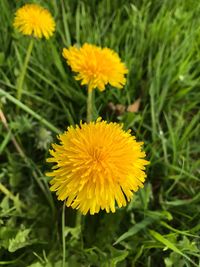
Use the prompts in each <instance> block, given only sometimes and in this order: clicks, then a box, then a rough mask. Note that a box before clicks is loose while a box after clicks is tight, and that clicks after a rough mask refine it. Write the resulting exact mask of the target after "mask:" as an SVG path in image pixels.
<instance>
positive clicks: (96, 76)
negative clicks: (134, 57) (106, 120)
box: [62, 43, 128, 91]
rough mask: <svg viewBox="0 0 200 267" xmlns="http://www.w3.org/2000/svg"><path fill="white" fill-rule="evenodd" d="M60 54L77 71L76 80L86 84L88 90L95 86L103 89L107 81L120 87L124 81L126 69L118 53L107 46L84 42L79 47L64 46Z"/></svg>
mask: <svg viewBox="0 0 200 267" xmlns="http://www.w3.org/2000/svg"><path fill="white" fill-rule="evenodd" d="M62 55H63V57H64V58H65V59H66V60H67V63H68V64H69V65H70V67H71V68H72V70H73V71H74V72H77V73H78V74H77V76H76V80H81V85H88V89H89V91H90V90H92V89H95V88H98V89H99V90H100V91H103V90H105V85H107V84H108V83H109V84H110V85H112V86H114V87H116V88H119V89H120V88H122V87H123V85H124V84H125V83H126V78H125V77H124V75H125V74H126V73H128V70H127V68H126V66H125V64H124V63H122V62H121V60H120V58H119V56H118V54H117V53H115V52H114V51H113V50H111V49H109V48H101V47H97V46H95V45H91V44H87V43H85V44H84V45H83V46H82V47H81V48H78V47H76V46H71V47H69V49H66V48H64V49H63V53H62Z"/></svg>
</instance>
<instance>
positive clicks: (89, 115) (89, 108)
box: [87, 89, 93, 122]
mask: <svg viewBox="0 0 200 267" xmlns="http://www.w3.org/2000/svg"><path fill="white" fill-rule="evenodd" d="M92 115H93V114H92V90H89V89H88V97H87V122H90V121H92V119H93V116H92Z"/></svg>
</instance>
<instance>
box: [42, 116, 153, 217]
mask: <svg viewBox="0 0 200 267" xmlns="http://www.w3.org/2000/svg"><path fill="white" fill-rule="evenodd" d="M59 139H60V142H61V143H60V144H59V145H57V144H54V145H53V149H52V150H50V154H51V156H52V157H51V158H49V159H48V162H55V163H56V164H57V165H56V166H55V167H54V170H53V171H52V172H50V173H48V174H47V175H48V176H51V177H54V178H53V179H52V180H51V182H50V183H51V188H50V189H51V191H57V196H58V199H59V200H66V205H67V206H71V207H72V208H74V209H78V210H80V211H81V212H82V213H83V214H84V215H85V214H86V213H87V212H90V214H94V213H98V212H99V211H100V209H102V210H106V212H110V211H111V212H115V204H116V203H117V204H118V206H119V207H122V206H125V205H126V203H127V201H130V199H131V197H132V195H133V192H135V191H137V190H138V189H139V188H140V187H143V182H144V180H145V177H146V175H145V172H144V170H145V165H147V164H148V161H146V160H144V157H145V152H142V151H141V146H142V144H143V143H141V142H136V140H135V137H133V136H132V135H131V134H130V131H128V132H125V131H123V129H122V126H121V125H119V124H117V123H112V122H111V123H107V122H106V121H101V119H98V120H97V121H96V122H90V123H89V124H86V123H84V124H82V123H81V125H80V126H76V127H75V128H74V127H73V126H70V127H68V130H67V132H65V133H64V134H61V135H60V136H59Z"/></svg>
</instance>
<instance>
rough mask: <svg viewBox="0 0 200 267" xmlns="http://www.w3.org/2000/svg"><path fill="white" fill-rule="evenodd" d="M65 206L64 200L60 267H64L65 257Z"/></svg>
mask: <svg viewBox="0 0 200 267" xmlns="http://www.w3.org/2000/svg"><path fill="white" fill-rule="evenodd" d="M65 206H66V200H65V201H64V203H63V209H62V246H63V261H62V267H65V259H66V244H65Z"/></svg>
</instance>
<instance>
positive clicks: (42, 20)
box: [13, 4, 55, 39]
mask: <svg viewBox="0 0 200 267" xmlns="http://www.w3.org/2000/svg"><path fill="white" fill-rule="evenodd" d="M13 25H14V27H15V28H16V29H18V30H19V31H20V32H21V33H23V34H24V35H33V36H34V37H36V38H42V37H45V38H46V39H49V37H50V36H52V35H53V32H54V31H55V21H54V19H53V17H52V16H51V14H50V12H49V11H48V10H47V9H45V8H43V7H41V6H39V5H36V4H26V5H24V6H23V7H21V8H19V9H18V10H17V11H16V13H15V19H14V23H13Z"/></svg>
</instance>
